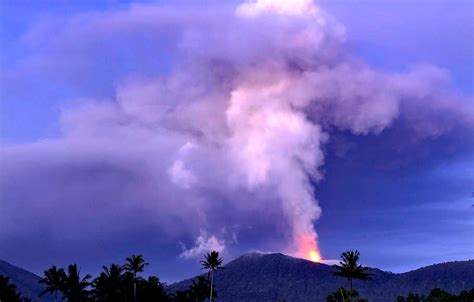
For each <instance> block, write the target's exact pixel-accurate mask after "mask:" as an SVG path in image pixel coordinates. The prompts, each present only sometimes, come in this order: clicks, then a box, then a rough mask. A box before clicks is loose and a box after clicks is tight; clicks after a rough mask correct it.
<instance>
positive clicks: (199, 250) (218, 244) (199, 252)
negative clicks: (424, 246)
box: [179, 230, 226, 259]
mask: <svg viewBox="0 0 474 302" xmlns="http://www.w3.org/2000/svg"><path fill="white" fill-rule="evenodd" d="M225 247H226V243H225V241H224V240H221V239H218V238H217V237H216V236H215V235H208V234H207V233H206V231H204V230H201V232H200V234H199V236H198V237H197V238H196V242H195V244H194V246H193V247H191V248H189V249H186V246H183V252H182V253H181V254H180V255H179V256H180V257H182V258H185V259H189V258H197V259H201V258H202V257H203V256H204V255H205V254H206V253H209V252H211V251H218V252H220V253H222V252H223V251H224V249H225Z"/></svg>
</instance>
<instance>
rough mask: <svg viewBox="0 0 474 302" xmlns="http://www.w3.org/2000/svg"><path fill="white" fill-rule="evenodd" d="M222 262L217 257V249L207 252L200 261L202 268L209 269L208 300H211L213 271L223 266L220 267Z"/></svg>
mask: <svg viewBox="0 0 474 302" xmlns="http://www.w3.org/2000/svg"><path fill="white" fill-rule="evenodd" d="M222 262H223V260H222V258H221V257H219V252H217V251H212V252H210V253H207V254H206V256H205V257H204V261H201V264H202V268H203V269H207V270H208V271H209V274H210V275H211V289H210V292H211V294H210V296H209V301H210V302H212V291H213V288H214V271H216V270H218V269H223V268H224V267H222Z"/></svg>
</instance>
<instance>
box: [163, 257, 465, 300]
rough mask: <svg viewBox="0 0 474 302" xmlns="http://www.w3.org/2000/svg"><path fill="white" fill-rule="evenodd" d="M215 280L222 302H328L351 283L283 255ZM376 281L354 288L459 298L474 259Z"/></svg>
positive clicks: (232, 265) (379, 295) (378, 274)
mask: <svg viewBox="0 0 474 302" xmlns="http://www.w3.org/2000/svg"><path fill="white" fill-rule="evenodd" d="M225 268H226V269H224V270H221V271H218V272H217V274H216V275H215V284H216V289H217V291H218V293H219V301H220V302H241V301H246V302H275V301H279V300H286V301H289V302H290V301H291V302H315V301H325V300H326V296H327V295H328V294H329V293H331V292H334V291H335V290H336V289H337V288H338V287H340V286H345V287H347V281H346V280H345V279H342V278H337V277H335V276H333V275H332V272H333V270H334V269H333V268H332V267H331V266H329V265H326V264H321V263H314V262H311V261H307V260H304V259H299V258H293V257H290V256H287V255H283V254H280V253H276V254H259V253H251V254H246V255H243V256H241V257H239V258H237V259H235V260H233V261H231V262H229V263H228V264H227V265H226V266H225ZM369 272H370V273H372V274H373V281H367V282H361V281H355V282H354V287H355V288H356V289H357V290H358V291H359V293H360V294H361V296H362V297H364V298H368V299H369V301H371V302H378V301H380V302H387V301H395V299H396V297H397V296H399V295H407V294H408V293H410V292H413V293H420V294H427V293H429V291H430V290H431V289H433V288H436V287H438V288H441V289H443V290H446V291H448V292H451V293H455V294H458V293H460V292H461V291H462V290H467V289H471V288H474V260H469V261H455V262H447V263H441V264H434V265H430V266H427V267H423V268H420V269H416V270H413V271H410V272H406V273H401V274H394V273H391V272H385V271H382V270H379V269H375V268H371V269H370V270H369ZM190 283H191V280H190V279H189V280H184V281H182V282H178V283H174V284H171V285H170V286H169V287H168V290H169V291H170V292H175V291H176V290H180V289H186V288H187V287H188V286H189V285H190Z"/></svg>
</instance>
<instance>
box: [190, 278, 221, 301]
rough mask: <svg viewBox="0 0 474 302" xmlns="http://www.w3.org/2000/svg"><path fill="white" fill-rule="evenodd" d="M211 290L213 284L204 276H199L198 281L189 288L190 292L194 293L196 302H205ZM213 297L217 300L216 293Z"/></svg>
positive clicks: (193, 281) (194, 281)
mask: <svg viewBox="0 0 474 302" xmlns="http://www.w3.org/2000/svg"><path fill="white" fill-rule="evenodd" d="M210 289H211V284H210V283H209V281H208V280H207V279H206V278H204V277H202V276H198V277H197V280H192V284H191V286H190V287H189V291H190V292H191V293H192V295H193V297H194V299H195V301H196V302H203V301H205V300H206V298H207V294H208V293H209V290H210ZM213 297H214V298H217V293H216V292H215V291H213Z"/></svg>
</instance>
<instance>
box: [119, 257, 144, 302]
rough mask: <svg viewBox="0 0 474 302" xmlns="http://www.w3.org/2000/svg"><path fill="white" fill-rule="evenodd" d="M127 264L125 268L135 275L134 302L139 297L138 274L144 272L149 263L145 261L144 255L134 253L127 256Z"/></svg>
mask: <svg viewBox="0 0 474 302" xmlns="http://www.w3.org/2000/svg"><path fill="white" fill-rule="evenodd" d="M126 261H127V264H125V265H124V266H123V268H124V269H125V270H126V271H127V272H129V273H130V274H132V276H133V302H135V301H136V299H137V274H138V273H141V272H143V270H144V269H145V266H147V265H148V263H146V262H145V260H144V259H143V256H142V255H132V256H131V257H127V259H126Z"/></svg>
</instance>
